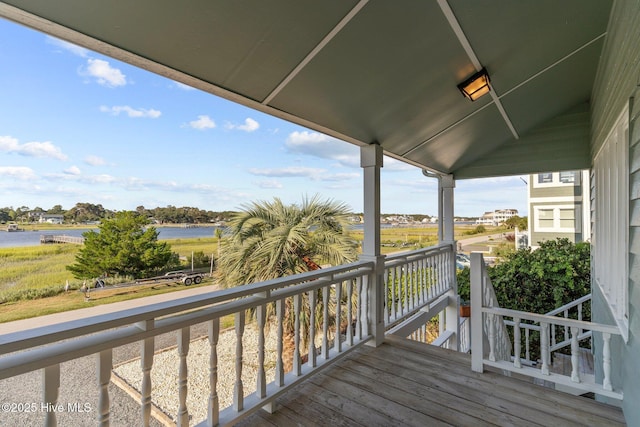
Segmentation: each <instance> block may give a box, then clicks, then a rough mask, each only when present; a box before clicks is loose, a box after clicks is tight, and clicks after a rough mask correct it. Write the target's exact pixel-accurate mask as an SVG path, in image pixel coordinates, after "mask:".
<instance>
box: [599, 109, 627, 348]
mask: <svg viewBox="0 0 640 427" xmlns="http://www.w3.org/2000/svg"><path fill="white" fill-rule="evenodd" d="M628 152H629V109H628V107H627V108H625V109H624V111H623V112H622V114H621V115H620V117H619V118H618V120H617V121H616V124H615V125H614V126H613V129H611V132H610V133H609V135H608V136H607V138H606V139H605V141H604V143H603V144H602V147H601V148H600V151H599V152H598V153H597V154H596V156H595V159H594V164H593V180H594V183H593V187H594V191H593V193H592V195H593V215H594V218H595V225H594V228H593V240H592V241H593V253H594V276H595V277H594V282H595V284H596V285H597V286H598V287H599V288H600V290H601V291H602V294H603V296H604V298H605V299H606V301H607V305H608V306H609V309H610V310H611V313H612V315H613V317H614V319H615V320H616V322H617V324H618V326H619V327H620V331H621V332H622V336H623V337H624V339H625V341H626V340H627V339H628V336H629V308H628V304H629V303H628V301H629V273H628V269H629V267H628V252H629V241H628V237H627V236H628V232H629V163H628Z"/></svg>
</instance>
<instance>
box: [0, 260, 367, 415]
mask: <svg viewBox="0 0 640 427" xmlns="http://www.w3.org/2000/svg"><path fill="white" fill-rule="evenodd" d="M373 272H374V264H373V263H372V262H367V261H361V262H356V263H353V264H349V265H345V266H339V267H332V268H327V269H322V270H317V271H313V272H308V273H303V274H299V275H296V276H291V277H286V278H282V279H277V280H271V281H267V282H263V283H257V284H252V285H246V286H241V287H236V288H232V289H226V290H221V291H216V292H212V293H209V294H204V295H200V296H193V297H187V298H182V299H177V300H174V301H169V302H165V303H159V304H154V305H151V306H141V307H139V308H135V309H129V310H123V311H120V312H114V313H109V314H108V315H100V316H96V317H93V318H89V319H83V321H82V322H74V321H71V322H67V323H61V324H57V325H53V326H48V327H43V328H36V329H32V330H28V331H21V332H16V333H11V334H5V335H0V355H1V356H0V379H4V378H9V377H13V376H16V375H20V374H23V373H26V372H30V371H34V370H38V369H42V370H43V371H44V375H43V382H44V386H43V389H44V393H43V402H44V404H50V405H52V406H56V404H57V401H58V396H59V386H60V364H61V363H63V362H66V361H69V360H73V359H76V358H79V357H83V356H88V355H92V354H95V355H96V359H97V364H98V370H97V377H98V378H97V380H98V381H97V384H98V385H97V387H96V394H97V395H98V396H99V404H98V408H97V410H98V420H97V421H98V424H99V425H108V424H109V412H110V402H109V393H108V385H109V381H110V378H111V370H112V367H113V366H112V365H113V363H112V355H113V353H112V352H113V349H114V348H116V347H119V346H122V345H125V344H129V343H133V342H142V344H143V345H142V350H141V369H142V378H143V380H142V387H141V401H142V403H141V406H142V411H141V412H142V425H149V421H150V414H151V391H152V387H153V384H152V383H151V369H152V367H153V362H154V338H155V337H156V336H158V335H160V334H165V333H167V332H176V333H177V341H178V352H179V355H180V363H179V367H178V368H177V369H178V371H179V372H178V373H179V375H178V378H179V381H178V384H179V388H178V390H179V392H178V395H177V396H176V400H178V401H179V410H178V413H177V414H175V418H176V420H177V424H178V425H180V426H182V425H187V424H188V420H189V408H188V407H187V405H186V395H187V392H188V390H187V381H186V379H187V376H188V374H187V368H188V367H187V355H188V353H189V338H190V337H189V334H190V328H189V327H190V326H192V325H195V324H199V323H203V322H206V323H208V325H209V336H208V340H209V346H210V357H209V382H210V394H209V397H208V405H209V409H208V419H207V420H205V421H203V423H202V425H211V426H213V425H218V424H220V425H227V424H229V423H233V422H234V421H237V420H239V419H241V418H243V417H245V416H247V415H249V414H251V413H252V412H253V411H255V410H257V409H258V408H260V407H263V406H265V405H269V404H270V403H271V402H273V400H274V399H275V398H276V397H277V396H279V395H280V394H282V393H284V392H285V391H286V390H288V389H289V388H291V387H292V386H293V385H295V384H297V383H298V382H300V381H302V380H303V379H304V378H306V377H308V376H309V375H311V374H313V373H314V372H316V371H318V370H319V369H321V368H324V367H326V366H328V365H329V364H330V363H333V362H334V361H337V360H339V359H340V358H342V357H343V356H344V355H346V354H347V353H349V352H350V351H352V350H354V349H356V348H357V347H359V346H360V345H362V344H364V343H365V342H367V341H368V340H369V339H370V338H371V332H370V325H369V319H370V316H369V313H370V310H372V309H373V307H370V306H369V301H370V292H371V290H372V289H371V284H372V281H371V279H372V277H373ZM271 303H274V304H275V306H276V314H275V318H274V319H275V324H276V325H277V335H278V338H277V339H278V341H277V343H278V344H277V346H278V348H277V355H276V366H275V380H274V381H273V382H271V383H269V384H267V383H266V381H265V369H266V368H265V363H264V350H265V345H264V342H265V340H264V331H265V326H266V322H267V321H268V319H266V315H265V314H266V311H267V310H266V309H267V305H268V304H271ZM303 303H308V304H309V305H310V306H312V307H319V309H320V311H321V312H322V313H323V325H322V327H321V329H320V330H316V328H315V326H314V325H315V323H316V319H315V316H316V311H314V310H311V311H310V319H309V320H310V327H309V330H308V332H307V336H306V338H307V340H306V341H307V342H308V343H309V347H308V349H304V348H303V346H302V341H301V338H302V330H301V328H300V313H301V312H300V310H301V306H302V304H303ZM285 306H287V307H290V308H291V310H292V311H290V312H289V313H293V314H291V317H292V318H293V319H294V323H295V326H294V328H295V331H294V341H295V345H294V350H293V356H292V359H293V360H292V365H293V369H292V370H291V372H288V373H287V372H285V370H284V364H285V360H284V359H283V333H284V332H283V323H284V321H285V320H286V319H285V318H284V316H285ZM248 310H252V311H255V313H256V321H257V325H258V331H259V333H258V335H259V336H258V338H257V340H258V342H257V343H256V347H257V351H258V354H259V363H258V367H257V368H258V373H257V377H256V378H255V379H254V380H253V381H255V384H256V391H255V392H254V393H252V394H250V395H248V396H247V397H245V396H244V388H245V386H246V384H243V380H242V370H243V369H242V366H243V351H244V349H243V345H242V336H243V333H244V326H245V323H246V322H245V313H246V312H247V311H248ZM229 314H234V315H235V334H236V337H237V343H238V344H237V346H236V354H235V387H234V396H233V403H232V405H231V406H229V407H227V408H221V407H220V404H219V398H218V392H217V384H218V354H217V343H218V336H219V333H220V318H221V317H223V316H226V315H229ZM274 319H271V320H274ZM337 327H340V328H341V329H344V331H343V332H342V336H341V330H339V329H338V330H336V328H337ZM317 343H319V344H317ZM304 353H307V354H308V360H307V361H306V362H305V363H302V355H303V354H304ZM162 369H172V367H170V366H162ZM87 380H88V381H90V379H89V378H88V379H87ZM93 381H95V380H93ZM46 417H47V418H46V421H45V424H46V425H47V426H53V425H56V423H57V422H56V413H55V411H51V412H47V414H46Z"/></svg>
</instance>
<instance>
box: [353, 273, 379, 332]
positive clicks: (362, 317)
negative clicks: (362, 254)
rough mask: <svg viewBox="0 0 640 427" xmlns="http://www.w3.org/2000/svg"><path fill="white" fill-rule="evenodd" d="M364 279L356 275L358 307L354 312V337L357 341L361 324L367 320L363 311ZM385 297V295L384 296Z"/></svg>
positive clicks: (361, 328) (361, 327)
mask: <svg viewBox="0 0 640 427" xmlns="http://www.w3.org/2000/svg"><path fill="white" fill-rule="evenodd" d="M364 282H365V281H364V280H363V279H362V277H358V278H357V279H356V288H357V289H358V307H357V310H358V311H357V313H356V338H357V339H358V341H362V335H363V334H362V330H363V324H364V322H366V320H367V317H366V316H367V314H366V313H365V311H364V309H363V307H364V299H365V292H366V291H365V288H364ZM385 298H386V296H385Z"/></svg>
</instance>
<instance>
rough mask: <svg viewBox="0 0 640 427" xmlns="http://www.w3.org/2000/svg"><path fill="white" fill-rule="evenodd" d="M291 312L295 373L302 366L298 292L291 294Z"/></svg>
mask: <svg viewBox="0 0 640 427" xmlns="http://www.w3.org/2000/svg"><path fill="white" fill-rule="evenodd" d="M293 312H294V322H295V323H294V331H295V332H294V336H293V372H294V374H295V375H297V376H300V374H302V366H301V364H300V361H301V360H300V294H296V295H294V296H293Z"/></svg>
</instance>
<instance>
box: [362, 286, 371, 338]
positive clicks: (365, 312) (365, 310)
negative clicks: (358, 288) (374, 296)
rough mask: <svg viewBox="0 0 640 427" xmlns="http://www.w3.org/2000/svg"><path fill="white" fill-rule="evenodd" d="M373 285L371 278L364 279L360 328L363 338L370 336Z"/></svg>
mask: <svg viewBox="0 0 640 427" xmlns="http://www.w3.org/2000/svg"><path fill="white" fill-rule="evenodd" d="M370 283H371V276H368V277H366V278H363V280H362V292H360V301H361V302H362V306H361V307H360V319H361V321H360V326H361V328H360V329H361V331H362V336H365V337H367V336H369V284H370Z"/></svg>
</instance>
